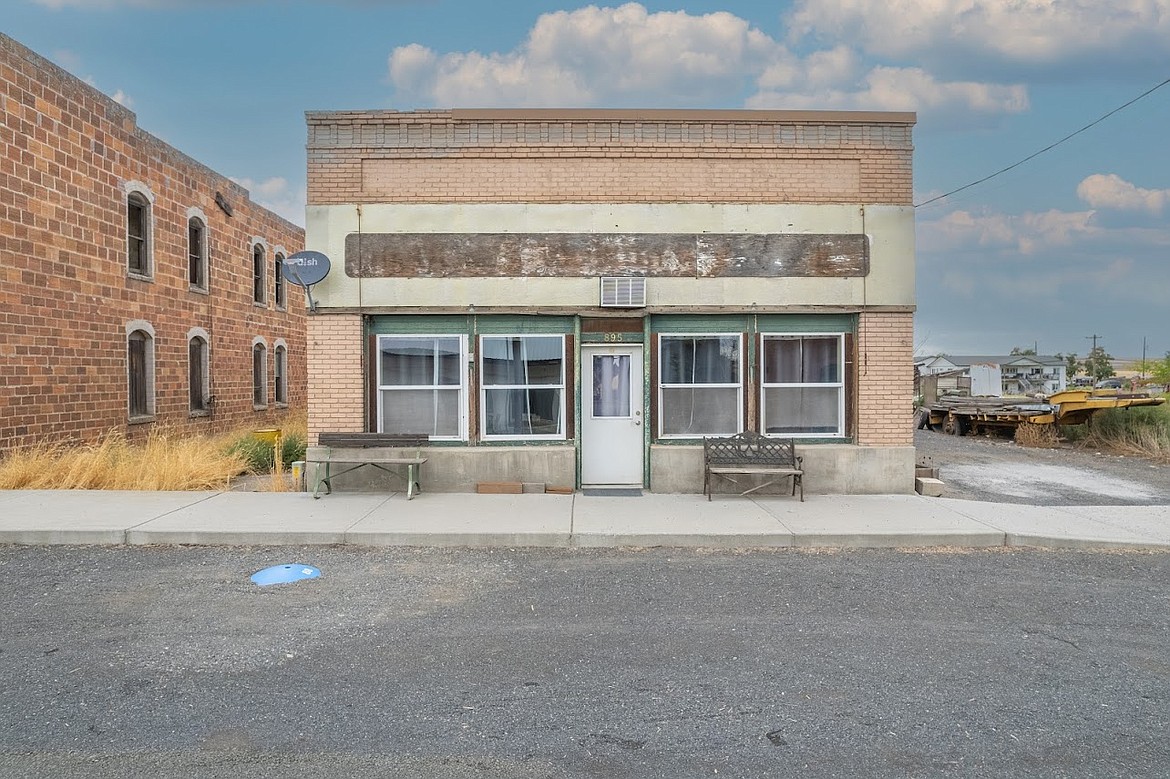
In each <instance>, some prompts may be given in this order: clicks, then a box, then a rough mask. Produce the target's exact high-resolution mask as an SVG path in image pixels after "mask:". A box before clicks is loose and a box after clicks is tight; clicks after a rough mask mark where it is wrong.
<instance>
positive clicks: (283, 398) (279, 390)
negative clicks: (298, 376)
mask: <svg viewBox="0 0 1170 779" xmlns="http://www.w3.org/2000/svg"><path fill="white" fill-rule="evenodd" d="M272 380H273V392H274V393H275V397H276V405H278V406H287V405H288V348H287V347H286V346H285V345H284V344H282V343H277V344H276V348H275V349H273V350H272Z"/></svg>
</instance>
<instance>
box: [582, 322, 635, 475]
mask: <svg viewBox="0 0 1170 779" xmlns="http://www.w3.org/2000/svg"><path fill="white" fill-rule="evenodd" d="M581 406H582V409H581V483H582V484H583V485H602V484H605V485H622V486H639V487H640V486H642V463H643V458H644V456H645V440H644V438H643V435H644V431H643V426H642V424H643V422H644V419H643V409H642V347H641V346H629V345H624V344H613V345H606V346H583V347H581Z"/></svg>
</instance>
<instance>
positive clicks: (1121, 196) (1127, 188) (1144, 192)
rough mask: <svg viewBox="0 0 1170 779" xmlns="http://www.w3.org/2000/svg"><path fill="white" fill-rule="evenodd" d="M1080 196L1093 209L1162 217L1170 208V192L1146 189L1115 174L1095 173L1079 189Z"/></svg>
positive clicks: (1167, 190)
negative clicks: (1168, 206)
mask: <svg viewBox="0 0 1170 779" xmlns="http://www.w3.org/2000/svg"><path fill="white" fill-rule="evenodd" d="M1077 196H1078V197H1079V198H1080V199H1081V200H1083V201H1084V202H1085V203H1086V204H1087V205H1089V206H1091V207H1092V208H1107V209H1113V210H1117V211H1141V212H1147V213H1150V214H1155V215H1157V214H1160V213H1162V210H1163V209H1164V208H1165V207H1166V205H1167V204H1170V189H1143V188H1141V187H1138V186H1135V185H1134V184H1131V183H1130V182H1128V181H1126V180H1125V179H1123V178H1121V177H1120V176H1118V175H1117V174H1115V173H1109V174H1103V173H1096V174H1094V175H1092V176H1089V177H1088V178H1086V179H1085V180H1084V181H1082V182H1081V183H1080V184H1079V185H1077Z"/></svg>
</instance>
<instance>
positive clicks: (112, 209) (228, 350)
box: [0, 35, 305, 453]
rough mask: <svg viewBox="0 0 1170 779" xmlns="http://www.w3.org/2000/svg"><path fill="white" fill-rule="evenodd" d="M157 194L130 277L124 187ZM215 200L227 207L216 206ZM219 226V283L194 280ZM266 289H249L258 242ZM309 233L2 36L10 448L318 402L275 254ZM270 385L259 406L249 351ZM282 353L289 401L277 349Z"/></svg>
mask: <svg viewBox="0 0 1170 779" xmlns="http://www.w3.org/2000/svg"><path fill="white" fill-rule="evenodd" d="M131 190H134V191H139V192H143V193H144V194H145V196H146V198H147V200H149V201H150V206H149V217H150V218H149V223H150V233H149V237H148V240H149V243H150V244H151V249H150V251H149V256H150V268H149V271H148V273H145V274H134V273H130V272H128V262H127V257H128V238H127V198H128V193H129V192H130V191H131ZM217 195H219V196H220V199H221V201H222V202H223V203H224V204H225V205H226V206H227V207H228V208H230V210H231V213H230V214H228V213H227V212H226V210H225V209H224V208H221V207H220V206H219V205H217V202H216V201H217ZM191 215H196V216H197V217H198V218H200V219H203V220H205V221H206V231H205V235H206V237H207V239H208V244H207V245H208V251H207V273H206V284H205V287H206V291H202V290H199V289H196V288H193V285H192V284H191V283H190V280H189V278H188V246H189V242H188V219H189V217H190V216H191ZM257 240H259V242H260V243H261V245H262V246H263V247H264V273H265V275H264V285H265V289H264V300H265V302H264V303H262V304H257V303H254V301H253V266H252V262H253V255H252V250H253V245H254V244H255V243H256V241H257ZM303 243H304V233H303V231H302V230H301V229H300V228H299V227H297V226H295V225H293V224H291V223H289V222H287V221H285V220H284V219H281V218H280V217H278V216H276V215H275V214H273V213H271V212H269V211H267V210H265V209H263V208H260V207H259V206H257V205H256V204H254V203H252V202H251V200H250V199H249V197H248V193H247V191H246V190H244V189H243V188H241V187H240V186H238V185H236V184H235V183H233V182H232V181H231V180H229V179H228V178H227V177H225V176H222V175H220V174H218V173H216V172H215V171H212V170H210V169H208V168H207V167H205V166H204V165H202V164H200V163H198V162H196V161H195V160H193V159H191V158H189V157H187V156H185V155H183V154H182V153H181V152H178V151H176V150H175V149H173V148H172V147H170V146H168V145H167V144H165V143H163V142H161V141H160V140H158V139H157V138H155V137H153V136H151V135H149V134H148V133H146V132H143V131H142V130H140V129H138V127H137V126H136V121H135V116H134V114H133V113H132V112H131V111H129V110H127V109H125V108H123V107H122V106H120V105H118V104H117V103H115V102H114V101H113V100H112V99H110V98H109V97H107V96H105V95H103V94H101V93H100V92H98V91H96V90H94V89H92V88H91V87H89V86H88V85H86V84H85V83H83V82H82V81H80V80H79V79H77V78H74V77H73V76H71V75H69V74H68V73H66V72H65V71H63V70H61V69H60V68H57V67H56V66H54V65H52V64H51V63H49V62H48V61H46V60H44V59H43V58H41V57H39V56H38V55H36V54H34V53H33V52H31V51H29V50H28V49H26V48H24V47H23V46H21V45H20V44H18V43H16V42H15V41H13V40H11V39H10V38H7V37H6V36H3V35H0V453H2V451H3V450H4V449H6V448H8V447H12V446H20V445H24V444H30V443H34V442H39V441H76V440H92V439H94V438H95V437H97V436H99V435H101V434H102V433H104V432H106V431H110V430H120V431H123V432H126V433H128V434H129V435H131V436H138V435H143V434H145V433H146V432H148V431H150V430H152V429H157V428H159V427H166V428H167V429H171V430H175V429H178V430H188V431H211V430H220V429H223V428H226V427H229V426H234V425H240V424H255V425H256V426H257V427H263V426H268V425H269V424H271V421H272V420H273V419H274V418H275V417H276V416H277V415H279V414H280V413H283V412H284V406H285V405H287V406H288V407H291V408H302V407H303V406H304V403H305V340H304V334H303V330H304V319H305V316H304V305H305V304H304V295H303V292H302V291H301V290H300V289H299V288H297V287H295V286H293V285H290V284H286V285H285V289H286V292H287V303H286V305H285V306H283V307H278V306H277V305H275V301H274V298H275V282H274V278H275V252H276V251H277V250H278V249H279V250H281V251H283V252H284V253H285V254H286V255H287V254H291V253H293V252H296V251H299V250H301V249H302V248H303ZM134 322H138V323H145V325H147V326H149V329H150V330H152V331H153V334H154V340H153V349H152V352H153V358H154V359H153V363H154V371H153V386H152V388H151V389H152V393H151V394H152V398H151V400H152V406H153V411H154V413H153V415H150V418H149V419H143V420H141V421H142V423H141V424H137V423H135V424H129V413H128V378H127V372H128V367H127V362H128V356H127V330H128V326H129V324H130V323H134ZM193 332H196V333H206V335H207V340H208V342H209V344H208V354H209V358H210V360H209V363H210V364H209V371H208V372H209V374H210V375H209V386H208V388H207V389H208V394H210V395H211V396H213V397H212V399H211V401H210V402H209V404H208V405H209V409H207V410H206V411H199V412H197V413H192V412H191V409H190V391H189V387H190V381H189V362H188V336H189V334H191V333H193ZM256 339H261V341H262V342H263V344H264V345H265V347H266V353H267V359H266V367H267V378H266V381H265V384H266V386H267V393H268V396H267V398H266V402H265V403H264V404H260V406H261V408H259V409H257V408H254V404H253V384H252V347H253V343H254V341H255V340H256ZM278 344H279V345H281V346H283V347H285V348H287V358H288V366H287V368H288V370H287V381H288V384H287V386H288V397H287V404H278V403H277V402H276V398H275V396H274V392H275V377H274V375H273V369H274V365H275V360H274V353H275V349H276V346H277V345H278Z"/></svg>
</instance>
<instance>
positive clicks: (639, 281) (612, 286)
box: [601, 276, 646, 308]
mask: <svg viewBox="0 0 1170 779" xmlns="http://www.w3.org/2000/svg"><path fill="white" fill-rule="evenodd" d="M645 305H646V279H645V277H643V276H602V277H601V307H602V308H642V307H644V306H645Z"/></svg>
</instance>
